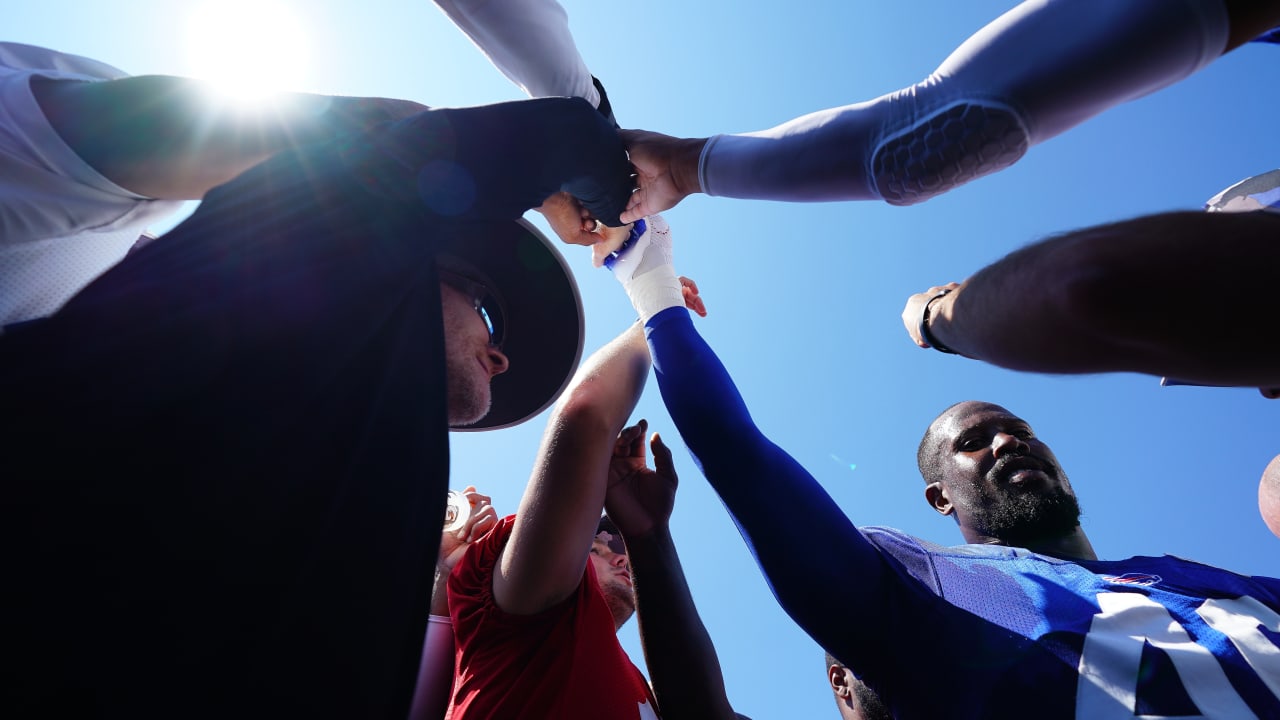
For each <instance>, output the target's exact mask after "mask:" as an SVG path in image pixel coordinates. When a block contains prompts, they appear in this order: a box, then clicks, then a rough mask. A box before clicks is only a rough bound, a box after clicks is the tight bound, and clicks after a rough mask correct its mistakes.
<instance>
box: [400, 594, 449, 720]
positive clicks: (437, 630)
mask: <svg viewBox="0 0 1280 720" xmlns="http://www.w3.org/2000/svg"><path fill="white" fill-rule="evenodd" d="M453 660H454V645H453V622H452V621H451V620H450V619H449V618H448V617H444V616H440V615H432V616H431V617H429V618H427V635H426V637H425V638H424V639H423V642H422V664H421V665H420V666H419V667H418V688H417V690H415V691H414V694H413V709H412V710H410V711H409V720H439V718H442V717H444V713H445V710H446V709H447V708H448V707H449V691H450V690H451V689H452V686H453Z"/></svg>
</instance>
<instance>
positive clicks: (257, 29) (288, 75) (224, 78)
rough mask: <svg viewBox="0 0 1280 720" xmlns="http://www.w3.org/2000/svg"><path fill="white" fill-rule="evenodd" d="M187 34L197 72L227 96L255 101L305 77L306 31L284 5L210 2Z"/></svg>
mask: <svg viewBox="0 0 1280 720" xmlns="http://www.w3.org/2000/svg"><path fill="white" fill-rule="evenodd" d="M187 35H188V42H187V47H188V52H189V53H190V62H191V65H192V67H193V68H194V75H195V76H196V77H199V78H201V79H204V80H208V81H210V82H212V83H213V84H214V86H215V87H216V88H217V90H218V92H219V93H220V94H222V95H224V96H226V97H227V98H229V99H233V100H235V101H237V102H253V101H256V100H260V99H262V98H264V97H266V96H268V95H270V94H271V93H273V92H276V91H279V90H287V89H298V88H299V87H301V86H302V85H303V84H304V82H305V80H306V74H307V67H308V46H307V37H306V35H307V33H306V30H305V28H304V27H303V25H302V23H301V22H300V20H299V17H298V15H297V13H295V12H294V11H293V10H292V9H291V8H290V7H288V6H286V5H284V4H281V3H278V2H272V1H271V0H254V2H248V1H247V0H222V1H217V0H209V1H208V2H205V3H204V4H202V5H200V6H199V7H198V8H197V9H196V10H195V12H193V13H192V15H191V19H190V21H189V26H188V33H187Z"/></svg>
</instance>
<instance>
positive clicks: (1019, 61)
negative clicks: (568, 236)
mask: <svg viewBox="0 0 1280 720" xmlns="http://www.w3.org/2000/svg"><path fill="white" fill-rule="evenodd" d="M1277 24H1280V4H1277V3H1274V2H1272V3H1252V2H1246V1H1245V0H1226V1H1225V2H1224V1H1223V0H1209V1H1207V2H1200V1H1199V0H1173V1H1166V0H1135V1H1133V2H1124V3H1116V2H1112V1H1111V0H1046V1H1043V2H1025V3H1023V4H1022V5H1019V6H1018V7H1015V8H1014V9H1012V10H1010V11H1009V12H1007V13H1005V14H1004V15H1003V16H1001V17H999V18H997V19H996V20H995V21H993V22H992V23H991V24H989V25H987V26H986V27H985V28H983V29H981V30H979V31H978V32H977V33H975V34H974V35H973V36H972V37H970V38H969V39H968V40H967V41H965V42H964V43H963V44H962V45H961V46H960V47H959V48H957V49H956V50H955V51H954V52H953V53H951V55H950V56H949V57H948V58H947V59H946V60H944V61H943V63H942V64H941V65H940V66H939V67H938V69H937V70H935V71H934V72H933V73H932V74H931V75H930V76H929V77H928V78H926V79H925V80H924V81H922V82H920V83H917V84H916V85H913V86H911V87H908V88H904V89H902V90H899V91H896V92H893V93H889V94H888V95H884V96H882V97H879V98H876V99H874V100H870V101H868V102H862V103H858V104H854V105H847V106H844V107H840V108H832V109H828V110H822V111H819V112H815V113H812V114H810V115H805V116H802V117H799V118H796V119H794V120H791V121H789V122H786V123H783V124H781V125H778V126H777V127H774V128H771V129H768V130H762V131H759V132H753V133H745V134H739V135H717V136H714V137H712V138H709V139H708V138H699V139H685V138H672V137H668V136H664V135H658V134H654V133H644V134H637V135H629V136H628V137H627V139H628V143H629V150H630V151H631V160H632V162H633V163H634V164H635V166H636V170H637V173H638V179H639V190H638V191H637V192H636V193H635V195H633V196H632V199H631V203H630V204H629V205H628V208H627V212H626V213H625V214H623V216H622V219H623V220H624V221H626V222H630V221H633V220H636V219H637V218H640V217H643V216H645V215H649V214H652V213H655V212H661V211H663V210H666V209H667V208H669V207H671V206H673V205H675V204H676V203H678V202H679V201H680V200H681V199H683V198H684V197H685V196H686V195H688V194H689V193H694V192H703V193H707V194H709V195H723V196H726V197H736V198H759V199H769V200H789V201H795V202H814V201H830V200H875V199H882V200H884V201H886V202H889V203H891V204H895V205H911V204H914V203H918V202H923V201H925V200H927V199H929V198H930V197H933V196H935V195H938V194H940V193H943V192H946V191H948V190H950V189H951V188H954V187H957V186H959V185H961V184H964V183H966V182H968V181H970V180H973V179H975V178H978V177H981V176H983V175H987V174H990V173H992V172H996V171H998V170H1001V169H1003V168H1005V167H1008V166H1009V165H1011V164H1013V163H1014V162H1016V161H1017V160H1018V158H1020V157H1021V156H1022V155H1023V154H1024V153H1025V152H1026V151H1027V149H1028V148H1029V147H1030V146H1031V145H1035V144H1037V143H1040V142H1043V141H1044V140H1047V139H1049V138H1051V137H1053V136H1055V135H1057V134H1059V133H1061V132H1064V131H1066V130H1067V129H1069V128H1071V127H1074V126H1075V125H1078V124H1079V123H1081V122H1084V121H1085V120H1087V119H1088V118H1090V117H1093V116H1094V115H1097V114H1098V113H1100V112H1102V111H1104V110H1106V109H1107V108H1110V107H1112V106H1115V105H1118V104H1120V103H1123V102H1127V101H1129V100H1132V99H1134V98H1137V97H1140V96H1142V95H1145V94H1147V93H1150V92H1153V91H1155V90H1158V89H1160V88H1162V87H1165V86H1167V85H1170V84H1172V83H1175V82H1177V81H1179V80H1181V79H1183V78H1185V77H1187V76H1188V75H1190V74H1192V73H1193V72H1195V71H1197V70H1199V69H1200V68H1201V67H1203V66H1205V65H1207V64H1208V63H1209V62H1211V61H1213V60H1214V59H1215V58H1217V57H1218V56H1219V55H1221V54H1222V53H1223V52H1224V51H1225V50H1229V49H1231V48H1233V47H1235V46H1237V45H1239V44H1241V43H1243V42H1245V41H1247V40H1249V39H1251V38H1252V37H1255V36H1257V35H1258V34H1260V33H1262V32H1263V31H1264V30H1266V29H1267V28H1269V27H1274V26H1275V25H1277ZM979 149H981V152H980V153H979ZM695 150H696V153H695V152H694V151H695Z"/></svg>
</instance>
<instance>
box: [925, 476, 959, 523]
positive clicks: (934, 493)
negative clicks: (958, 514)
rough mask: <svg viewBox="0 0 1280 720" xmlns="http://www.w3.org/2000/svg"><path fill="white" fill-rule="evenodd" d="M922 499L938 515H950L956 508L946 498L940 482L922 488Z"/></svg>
mask: <svg viewBox="0 0 1280 720" xmlns="http://www.w3.org/2000/svg"><path fill="white" fill-rule="evenodd" d="M924 499H925V500H928V501H929V505H931V506H932V507H933V509H934V510H937V511H938V514H940V515H950V514H951V513H953V512H955V510H956V508H955V506H954V505H952V504H951V498H949V497H947V491H946V488H944V487H942V483H941V482H931V483H929V484H928V485H926V486H925V488H924Z"/></svg>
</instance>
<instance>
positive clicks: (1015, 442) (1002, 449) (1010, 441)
mask: <svg viewBox="0 0 1280 720" xmlns="http://www.w3.org/2000/svg"><path fill="white" fill-rule="evenodd" d="M991 449H992V451H993V452H994V453H995V455H996V457H1002V456H1004V455H1026V454H1027V452H1028V451H1029V450H1030V449H1031V446H1030V445H1028V444H1027V442H1026V441H1025V440H1023V439H1022V438H1020V437H1018V436H1017V435H1010V434H1009V433H1005V432H1000V433H996V436H995V437H994V438H992V440H991Z"/></svg>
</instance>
